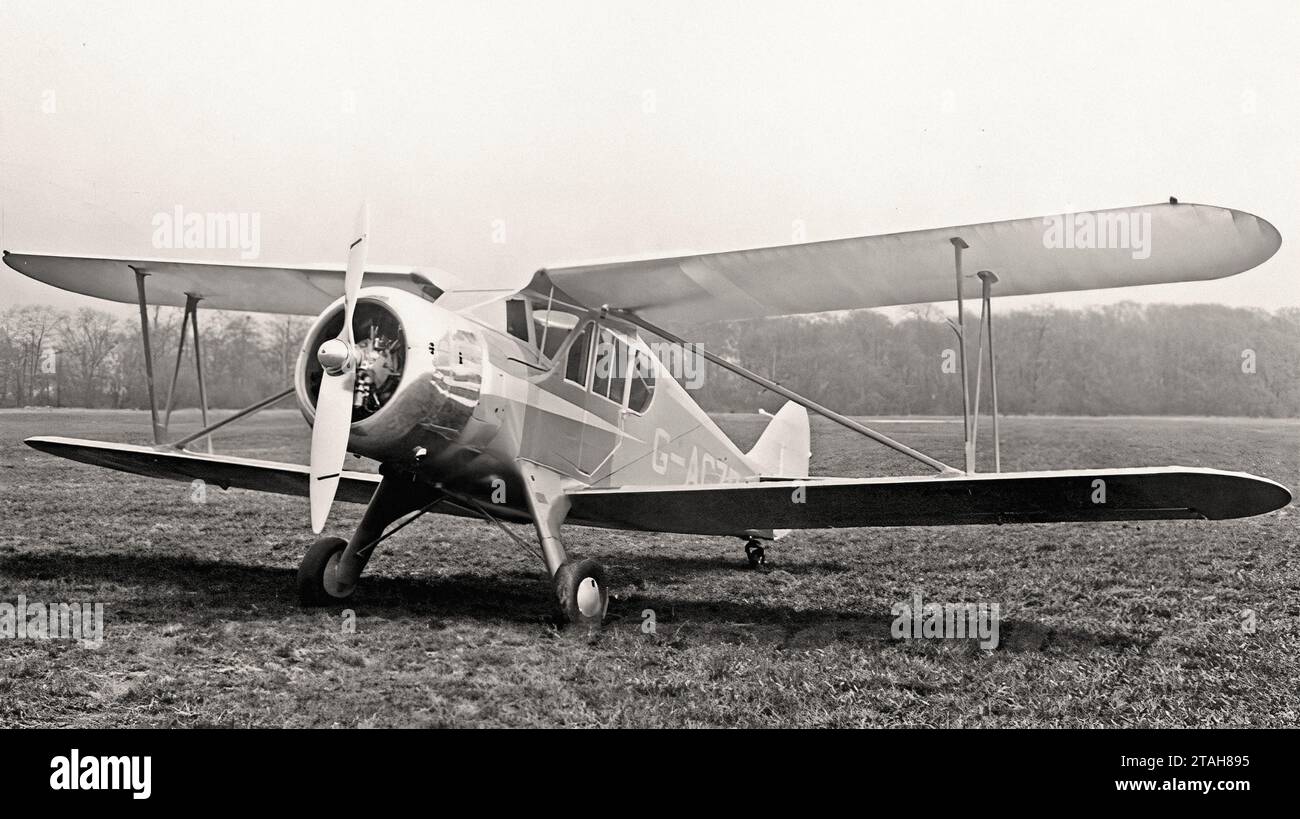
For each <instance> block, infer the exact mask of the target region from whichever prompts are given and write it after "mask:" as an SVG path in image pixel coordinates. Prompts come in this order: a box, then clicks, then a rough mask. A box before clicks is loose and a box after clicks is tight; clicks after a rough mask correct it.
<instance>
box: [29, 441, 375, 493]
mask: <svg viewBox="0 0 1300 819" xmlns="http://www.w3.org/2000/svg"><path fill="white" fill-rule="evenodd" d="M25 443H26V444H27V445H28V446H30V447H34V448H36V449H39V450H41V451H42V452H48V453H50V454H51V455H58V456H59V457H61V458H69V459H71V460H74V461H81V462H82V463H87V464H94V465H95V466H104V467H108V468H109V469H116V470H119V471H121V472H131V473H134V474H136V475H144V476H145V477H148V478H166V479H168V480H173V481H186V482H188V481H194V480H201V481H203V482H204V483H210V484H214V485H216V486H220V487H221V488H222V489H230V488H231V487H234V488H236V489H252V490H255V491H257V492H275V493H277V494H281V495H299V496H301V497H304V498H305V497H307V486H308V480H309V478H308V474H307V467H306V466H301V465H299V464H286V463H279V462H276V461H258V460H254V459H252V458H234V457H230V456H226V455H206V454H199V453H194V452H186V451H184V450H179V449H173V448H170V447H167V448H159V449H154V448H153V447H148V446H136V445H134V444H114V443H108V442H106V441H87V440H83V439H80V438H58V437H37V438H28V439H27V440H26V441H25ZM379 481H380V476H379V475H372V474H368V473H365V472H344V473H343V476H342V478H340V480H339V490H338V499H339V500H343V501H348V502H350V503H369V502H370V497H371V495H373V494H374V493H375V489H376V488H377V487H378V486H379Z"/></svg>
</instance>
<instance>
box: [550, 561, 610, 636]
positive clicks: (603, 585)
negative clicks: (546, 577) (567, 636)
mask: <svg viewBox="0 0 1300 819" xmlns="http://www.w3.org/2000/svg"><path fill="white" fill-rule="evenodd" d="M555 595H556V602H557V603H559V609H560V611H559V614H560V617H561V618H562V619H563V620H564V622H566V623H570V624H572V625H575V626H586V627H587V628H592V629H594V628H599V627H600V624H601V621H603V620H604V619H605V610H606V609H607V608H609V589H608V582H607V581H606V579H605V567H604V566H602V565H600V564H599V563H597V562H596V561H594V560H590V559H585V560H579V561H576V562H569V563H565V564H563V565H562V566H560V568H559V570H558V571H557V572H556V573H555Z"/></svg>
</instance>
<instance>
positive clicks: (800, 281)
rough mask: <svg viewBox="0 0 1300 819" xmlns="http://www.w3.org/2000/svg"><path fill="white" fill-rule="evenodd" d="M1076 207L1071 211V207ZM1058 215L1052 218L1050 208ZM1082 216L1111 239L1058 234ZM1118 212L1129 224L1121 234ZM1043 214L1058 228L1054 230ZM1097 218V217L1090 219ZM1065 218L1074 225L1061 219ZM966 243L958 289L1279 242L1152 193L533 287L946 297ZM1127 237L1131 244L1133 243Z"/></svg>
mask: <svg viewBox="0 0 1300 819" xmlns="http://www.w3.org/2000/svg"><path fill="white" fill-rule="evenodd" d="M1072 216H1077V215H1072ZM1058 218H1059V219H1060V220H1061V221H1060V222H1055V223H1054V222H1053V221H1051V220H1053V219H1058ZM1087 219H1091V221H1092V223H1093V225H1094V227H1095V228H1096V229H1095V230H1094V231H1093V237H1094V242H1095V241H1096V239H1097V237H1098V234H1099V233H1100V234H1101V235H1103V236H1105V237H1107V238H1110V236H1111V233H1110V230H1111V227H1110V226H1112V225H1114V226H1115V228H1114V230H1116V231H1117V232H1116V233H1115V234H1114V239H1115V240H1116V241H1115V242H1114V243H1115V244H1121V243H1122V244H1125V246H1123V247H1111V248H1081V247H1062V246H1056V247H1053V246H1050V245H1052V244H1057V245H1062V244H1065V242H1064V233H1065V232H1069V233H1071V235H1072V236H1073V237H1076V238H1084V239H1085V242H1084V243H1085V244H1086V243H1088V242H1087V241H1086V239H1087V237H1086V236H1083V237H1080V236H1079V231H1081V230H1083V229H1084V225H1085V222H1086V221H1087ZM1121 220H1122V221H1123V222H1124V223H1125V224H1126V225H1127V226H1128V227H1130V228H1131V227H1132V226H1133V225H1134V224H1136V225H1137V226H1138V229H1139V232H1138V233H1133V232H1129V235H1128V237H1127V242H1121V241H1120V240H1122V239H1123V236H1122V235H1120V233H1119V232H1118V231H1119V230H1120V228H1119V227H1118V226H1119V224H1120V222H1121ZM1054 224H1057V225H1059V226H1060V227H1061V228H1063V230H1062V231H1061V234H1060V235H1059V238H1060V239H1061V241H1059V242H1056V241H1054V240H1055V239H1057V238H1058V236H1055V235H1053V234H1052V233H1051V229H1052V227H1053V225H1054ZM1098 226H1099V227H1098ZM1070 227H1073V228H1074V230H1069V228H1070ZM954 237H956V238H960V239H962V240H963V241H965V242H966V244H967V245H969V249H968V250H966V251H965V257H964V260H963V267H964V272H965V274H966V279H965V282H964V287H963V295H966V296H970V297H975V296H978V295H979V292H980V282H979V280H978V279H977V278H976V277H975V274H976V273H977V272H978V271H980V270H992V271H993V272H994V273H996V274H997V276H998V278H999V281H998V283H997V284H996V285H995V286H994V290H993V292H994V295H997V296H1017V295H1025V294H1034V293H1057V292H1063V291H1069V290H1095V289H1100V288H1107V287H1128V286H1131V285H1140V284H1161V283H1166V282H1182V281H1197V280H1202V279H1216V278H1221V277H1223V276H1231V275H1233V274H1236V273H1241V272H1242V271H1245V270H1249V269H1251V268H1252V267H1255V266H1256V265H1259V264H1261V263H1262V262H1264V261H1265V260H1266V259H1268V258H1269V257H1270V256H1272V255H1273V254H1274V253H1275V252H1277V249H1278V247H1280V246H1281V243H1282V238H1281V236H1280V235H1279V233H1278V231H1277V229H1276V228H1274V227H1273V226H1272V225H1271V224H1269V223H1268V222H1266V221H1265V220H1263V219H1260V218H1259V217H1257V216H1253V215H1251V214H1249V213H1243V212H1241V211H1237V210H1229V209H1227V208H1219V207H1213V206H1210V205H1193V204H1157V205H1146V206H1140V207H1131V208H1115V209H1112V210H1106V211H1093V212H1091V213H1089V214H1087V218H1086V219H1078V218H1076V219H1074V221H1069V220H1068V219H1067V218H1066V217H1035V218H1030V219H1014V220H1010V221H1005V222H986V223H984V224H978V225H962V226H958V227H948V228H934V229H930V230H917V231H911V232H908V233H894V234H887V235H881V236H863V237H858V238H852V239H836V240H832V241H826V242H810V243H807V244H798V245H785V246H780V247H765V248H758V249H754V250H737V251H731V252H726V253H706V254H700V255H689V256H675V257H671V258H661V259H645V260H635V261H619V262H608V263H595V264H582V265H575V266H560V267H549V268H545V269H543V270H542V271H540V272H539V273H538V279H539V281H535V282H534V284H533V288H534V289H538V290H541V291H542V292H545V290H546V285H547V284H549V283H553V284H554V285H555V286H556V287H558V288H559V289H560V290H562V291H563V292H564V293H566V294H568V295H569V296H571V297H573V298H574V299H575V300H577V301H578V302H580V303H582V304H585V305H587V306H588V307H593V308H594V307H600V306H605V305H608V306H609V307H612V308H621V309H625V310H632V311H635V312H637V313H638V314H639V315H640V316H642V317H643V318H646V319H648V320H650V321H670V320H671V321H680V322H688V323H690V322H706V321H718V320H725V319H741V318H758V317H761V316H780V315H793V314H798V313H816V312H822V311H826V310H845V309H851V308H861V307H885V306H889V305H897V304H916V303H921V302H934V301H950V300H952V299H955V298H956V279H955V276H954V269H953V245H952V242H951V240H952V239H953V238H954ZM1139 242H1140V243H1141V245H1142V246H1138V245H1139Z"/></svg>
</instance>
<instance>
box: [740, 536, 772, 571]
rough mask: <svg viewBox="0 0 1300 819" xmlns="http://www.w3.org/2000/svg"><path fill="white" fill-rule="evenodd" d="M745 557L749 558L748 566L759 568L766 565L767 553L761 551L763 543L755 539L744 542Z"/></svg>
mask: <svg viewBox="0 0 1300 819" xmlns="http://www.w3.org/2000/svg"><path fill="white" fill-rule="evenodd" d="M745 557H746V558H747V559H748V560H749V568H751V569H761V568H763V567H764V566H766V565H767V554H766V553H765V552H764V551H763V544H761V543H759V542H758V541H757V540H752V539H751V540H750V541H749V542H748V543H746V544H745Z"/></svg>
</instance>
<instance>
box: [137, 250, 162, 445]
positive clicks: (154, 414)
mask: <svg viewBox="0 0 1300 819" xmlns="http://www.w3.org/2000/svg"><path fill="white" fill-rule="evenodd" d="M131 270H133V271H134V272H135V292H136V293H137V294H138V295H139V303H140V338H141V339H143V340H144V380H145V384H146V385H147V386H148V387H149V419H150V420H151V421H152V422H153V442H154V443H155V444H161V443H162V427H161V426H159V424H158V399H157V398H155V397H154V391H153V349H152V348H151V347H150V346H149V304H148V302H147V301H146V300H145V297H144V277H145V276H148V275H149V274H148V273H146V272H144V271H143V270H141V269H140V268H138V267H135V266H134V265H132V266H131Z"/></svg>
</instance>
